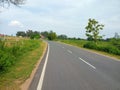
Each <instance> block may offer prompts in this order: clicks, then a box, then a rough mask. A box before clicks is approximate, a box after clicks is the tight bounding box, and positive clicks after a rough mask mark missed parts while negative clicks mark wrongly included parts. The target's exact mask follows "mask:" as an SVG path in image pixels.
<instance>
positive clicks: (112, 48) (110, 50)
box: [98, 45, 120, 55]
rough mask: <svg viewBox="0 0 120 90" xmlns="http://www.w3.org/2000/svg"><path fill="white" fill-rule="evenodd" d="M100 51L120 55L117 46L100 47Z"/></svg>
mask: <svg viewBox="0 0 120 90" xmlns="http://www.w3.org/2000/svg"><path fill="white" fill-rule="evenodd" d="M98 48H99V49H98V50H100V51H104V52H108V53H111V54H115V55H120V50H119V49H118V48H116V47H115V46H112V45H109V46H100V47H98Z"/></svg>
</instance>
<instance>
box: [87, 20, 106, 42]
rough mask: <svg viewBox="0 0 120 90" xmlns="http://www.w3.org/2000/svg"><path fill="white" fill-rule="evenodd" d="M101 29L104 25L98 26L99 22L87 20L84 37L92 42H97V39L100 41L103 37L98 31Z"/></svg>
mask: <svg viewBox="0 0 120 90" xmlns="http://www.w3.org/2000/svg"><path fill="white" fill-rule="evenodd" d="M103 27H104V25H103V24H99V22H98V21H96V20H95V19H89V20H88V25H87V26H86V27H85V29H86V36H87V37H88V39H89V40H94V42H97V40H98V39H101V38H102V37H103V36H100V35H99V31H100V30H103Z"/></svg>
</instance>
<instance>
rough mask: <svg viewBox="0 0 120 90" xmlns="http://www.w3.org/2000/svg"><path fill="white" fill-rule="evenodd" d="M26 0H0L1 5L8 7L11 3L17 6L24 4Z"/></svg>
mask: <svg viewBox="0 0 120 90" xmlns="http://www.w3.org/2000/svg"><path fill="white" fill-rule="evenodd" d="M25 1H26V0H0V6H1V7H9V6H10V5H11V4H14V5H16V6H19V5H21V4H24V3H25Z"/></svg>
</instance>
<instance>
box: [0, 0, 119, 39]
mask: <svg viewBox="0 0 120 90" xmlns="http://www.w3.org/2000/svg"><path fill="white" fill-rule="evenodd" d="M0 11H2V12H1V13H0V33H3V34H8V35H12V34H13V35H15V34H16V32H17V31H27V30H28V29H31V30H33V31H40V32H42V31H46V30H47V31H49V30H53V31H55V32H56V33H57V34H66V35H67V36H69V37H80V38H86V36H85V31H86V30H85V26H86V25H87V23H88V19H89V18H94V19H96V20H97V21H99V23H101V24H104V25H105V27H104V29H103V30H102V31H101V32H100V34H101V35H105V37H104V38H109V37H113V36H114V34H115V32H117V33H119V34H120V0H27V1H26V4H24V5H22V6H21V7H20V8H19V7H16V6H14V5H11V7H9V9H3V8H1V9H0Z"/></svg>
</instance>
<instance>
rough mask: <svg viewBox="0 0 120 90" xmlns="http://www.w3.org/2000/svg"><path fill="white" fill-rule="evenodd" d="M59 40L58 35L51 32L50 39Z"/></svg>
mask: <svg viewBox="0 0 120 90" xmlns="http://www.w3.org/2000/svg"><path fill="white" fill-rule="evenodd" d="M56 38H57V34H56V33H55V32H53V31H50V32H49V34H48V39H49V40H55V39H56Z"/></svg>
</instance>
